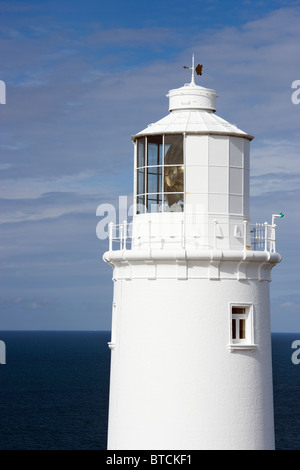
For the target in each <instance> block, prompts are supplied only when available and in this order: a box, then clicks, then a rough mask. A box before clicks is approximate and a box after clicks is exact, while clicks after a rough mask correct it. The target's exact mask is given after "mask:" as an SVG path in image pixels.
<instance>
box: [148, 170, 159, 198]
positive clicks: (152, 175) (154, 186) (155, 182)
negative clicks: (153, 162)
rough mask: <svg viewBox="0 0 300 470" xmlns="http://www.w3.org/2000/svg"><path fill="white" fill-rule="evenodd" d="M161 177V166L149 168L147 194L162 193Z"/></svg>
mask: <svg viewBox="0 0 300 470" xmlns="http://www.w3.org/2000/svg"><path fill="white" fill-rule="evenodd" d="M161 175H162V167H161V166H155V167H151V168H148V174H147V178H148V182H147V193H160V192H161Z"/></svg>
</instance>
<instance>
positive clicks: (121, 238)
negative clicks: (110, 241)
mask: <svg viewBox="0 0 300 470" xmlns="http://www.w3.org/2000/svg"><path fill="white" fill-rule="evenodd" d="M123 228H124V226H123V225H119V231H120V250H122V245H123Z"/></svg>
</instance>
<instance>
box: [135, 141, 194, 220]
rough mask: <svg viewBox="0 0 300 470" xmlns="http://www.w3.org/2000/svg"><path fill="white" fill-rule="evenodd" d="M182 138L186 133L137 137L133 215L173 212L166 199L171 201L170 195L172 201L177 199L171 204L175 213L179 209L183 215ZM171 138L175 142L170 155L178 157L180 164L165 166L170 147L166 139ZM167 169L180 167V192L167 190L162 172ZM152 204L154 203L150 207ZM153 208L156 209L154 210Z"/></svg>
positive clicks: (183, 174) (183, 158)
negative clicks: (177, 142) (172, 153)
mask: <svg viewBox="0 0 300 470" xmlns="http://www.w3.org/2000/svg"><path fill="white" fill-rule="evenodd" d="M176 138H178V141H179V145H178V144H176ZM184 138H185V134H184V133H180V132H179V133H174V134H172V133H170V134H168V133H166V134H153V135H146V136H141V137H137V138H136V140H135V146H136V147H135V148H136V150H135V177H134V179H135V213H136V214H141V213H147V212H169V211H172V206H171V205H170V204H169V203H168V202H166V201H167V200H168V199H172V196H173V198H174V200H176V198H177V199H178V201H177V202H175V205H174V207H175V210H178V208H179V209H181V211H182V212H183V210H184V202H185V201H184V196H185V193H184V187H185V171H184V160H185V156H184ZM172 139H175V142H174V147H173V152H174V154H175V158H179V161H178V162H176V161H175V162H171V164H168V163H166V155H167V153H168V150H169V149H170V148H172V143H171V144H169V143H168V140H170V141H172ZM152 146H153V148H152ZM167 146H168V148H167ZM178 149H179V151H178ZM176 152H177V155H176ZM171 158H172V157H171ZM149 163H150V165H149ZM168 167H177V168H178V169H179V168H180V171H178V174H179V178H180V179H179V184H180V185H181V186H182V190H181V191H173V192H172V191H169V190H166V182H165V171H166V168H168ZM151 189H152V191H151ZM149 190H150V191H151V192H149ZM151 204H153V206H152V207H151ZM177 206H178V207H177ZM153 207H154V209H155V208H156V210H154V211H153ZM174 207H173V209H174Z"/></svg>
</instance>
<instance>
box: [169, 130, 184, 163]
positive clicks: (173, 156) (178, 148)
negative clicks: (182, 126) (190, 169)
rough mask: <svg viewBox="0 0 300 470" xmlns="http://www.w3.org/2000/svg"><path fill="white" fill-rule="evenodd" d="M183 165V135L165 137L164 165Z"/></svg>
mask: <svg viewBox="0 0 300 470" xmlns="http://www.w3.org/2000/svg"><path fill="white" fill-rule="evenodd" d="M182 163H183V135H182V134H174V135H165V165H174V164H177V165H178V164H182Z"/></svg>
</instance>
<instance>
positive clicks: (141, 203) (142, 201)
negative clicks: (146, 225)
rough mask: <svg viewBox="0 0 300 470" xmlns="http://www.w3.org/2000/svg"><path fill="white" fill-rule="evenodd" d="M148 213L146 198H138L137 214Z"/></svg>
mask: <svg viewBox="0 0 300 470" xmlns="http://www.w3.org/2000/svg"><path fill="white" fill-rule="evenodd" d="M145 212H146V206H145V196H138V197H137V198H136V213H137V214H144V213H145Z"/></svg>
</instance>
